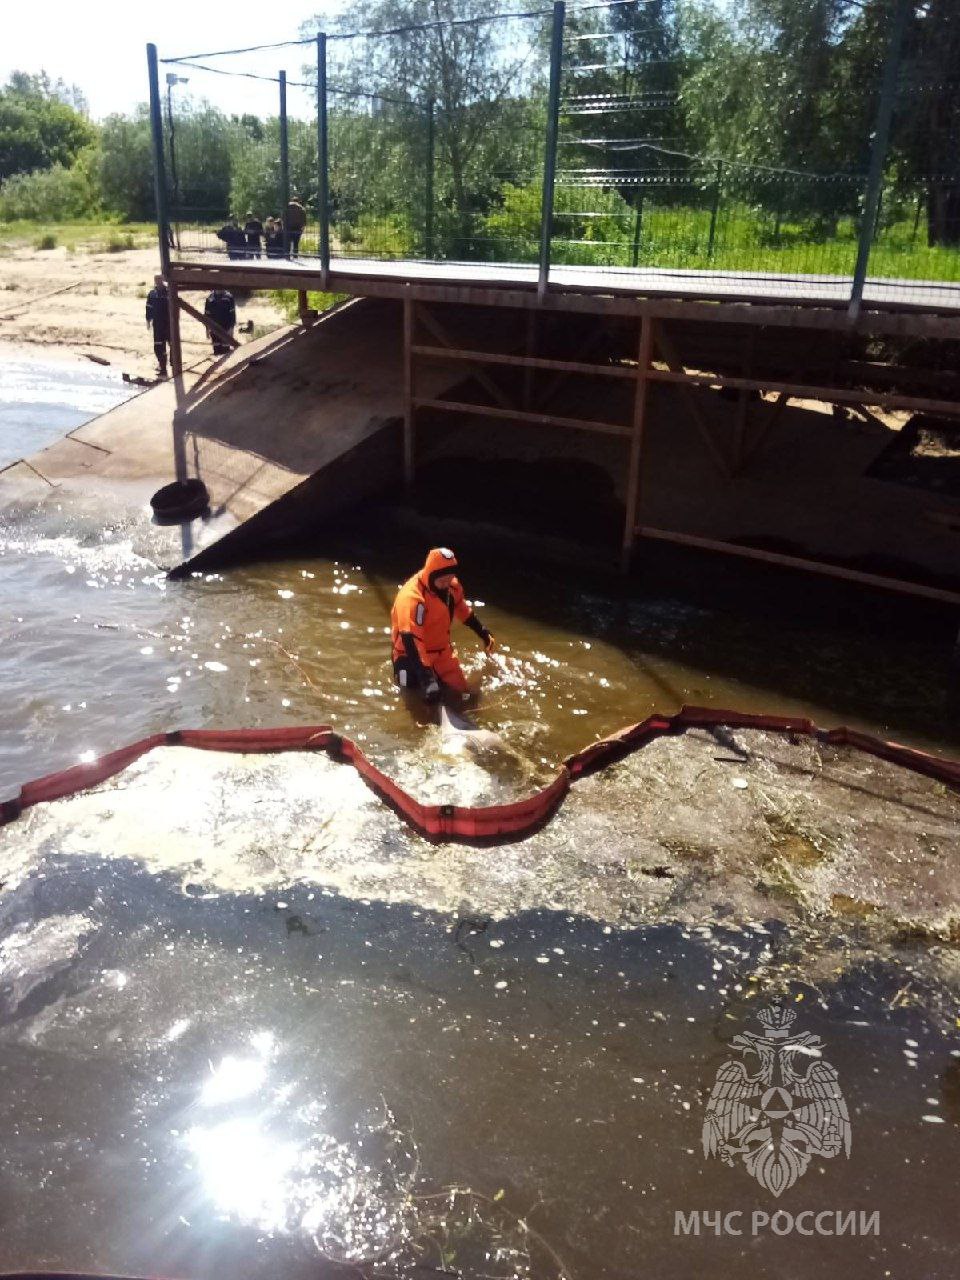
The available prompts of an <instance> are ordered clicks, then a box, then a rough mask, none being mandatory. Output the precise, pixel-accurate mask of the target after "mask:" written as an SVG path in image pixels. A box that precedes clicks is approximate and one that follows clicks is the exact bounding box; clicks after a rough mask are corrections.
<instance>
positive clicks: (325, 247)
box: [317, 31, 330, 289]
mask: <svg viewBox="0 0 960 1280" xmlns="http://www.w3.org/2000/svg"><path fill="white" fill-rule="evenodd" d="M317 221H318V223H319V226H320V230H319V238H320V243H319V249H320V277H321V279H320V283H321V287H322V288H323V289H326V287H327V283H328V279H327V278H328V276H329V275H330V134H329V130H328V121H327V33H326V32H325V31H318V32H317Z"/></svg>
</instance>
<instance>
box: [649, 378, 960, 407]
mask: <svg viewBox="0 0 960 1280" xmlns="http://www.w3.org/2000/svg"><path fill="white" fill-rule="evenodd" d="M650 379H651V381H653V382H673V383H679V384H683V385H686V386H688V387H737V388H743V389H746V390H748V391H784V392H786V394H787V395H788V396H789V397H790V399H791V400H820V401H823V403H825V404H872V405H875V406H877V407H878V408H881V409H912V410H913V411H914V412H915V413H943V414H948V415H960V401H958V400H927V399H924V398H923V397H920V396H901V395H894V394H891V393H889V392H886V391H848V390H847V389H846V388H843V387H807V386H804V385H803V384H802V383H796V384H794V383H786V382H770V381H764V380H763V379H758V378H734V377H728V376H727V375H726V374H713V373H687V372H686V371H684V372H682V373H679V372H676V371H675V370H673V369H669V370H667V369H651V370H650Z"/></svg>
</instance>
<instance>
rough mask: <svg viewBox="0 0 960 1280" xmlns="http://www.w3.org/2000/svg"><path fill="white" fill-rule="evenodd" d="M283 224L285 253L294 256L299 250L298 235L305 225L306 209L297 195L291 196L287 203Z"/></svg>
mask: <svg viewBox="0 0 960 1280" xmlns="http://www.w3.org/2000/svg"><path fill="white" fill-rule="evenodd" d="M284 225H285V229H286V233H287V254H288V256H289V257H291V258H295V257H296V256H297V254H298V253H299V252H300V237H301V236H302V235H303V229H304V227H305V226H306V225H307V211H306V209H305V208H304V207H303V201H302V200H301V199H300V197H299V196H298V195H295V196H293V197H292V198H291V200H290V203H289V204H288V205H287V212H286V216H285V220H284Z"/></svg>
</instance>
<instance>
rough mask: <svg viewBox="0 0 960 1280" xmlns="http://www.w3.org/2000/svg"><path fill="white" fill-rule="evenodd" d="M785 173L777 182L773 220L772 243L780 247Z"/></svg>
mask: <svg viewBox="0 0 960 1280" xmlns="http://www.w3.org/2000/svg"><path fill="white" fill-rule="evenodd" d="M785 185H786V175H785V174H781V175H780V178H779V180H778V182H777V212H776V215H775V217H774V220H773V243H774V244H775V245H776V246H777V248H778V249H779V247H780V227H781V225H782V224H783V197H784V194H785V193H784V186H785Z"/></svg>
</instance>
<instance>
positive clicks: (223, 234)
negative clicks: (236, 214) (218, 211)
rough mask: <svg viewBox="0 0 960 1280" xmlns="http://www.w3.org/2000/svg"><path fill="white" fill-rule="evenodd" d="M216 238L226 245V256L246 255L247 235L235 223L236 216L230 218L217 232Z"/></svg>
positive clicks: (242, 256)
mask: <svg viewBox="0 0 960 1280" xmlns="http://www.w3.org/2000/svg"><path fill="white" fill-rule="evenodd" d="M217 239H218V240H222V241H223V243H224V244H225V245H226V246H227V257H228V258H244V257H246V248H247V237H246V236H245V235H244V234H243V232H242V231H241V230H240V227H239V226H238V225H237V220H236V218H231V219H230V220H229V222H226V223H224V225H223V226H222V227H221V228H220V230H219V231H218V232H217Z"/></svg>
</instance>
